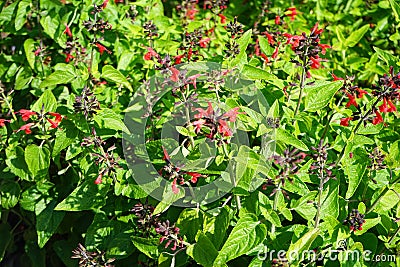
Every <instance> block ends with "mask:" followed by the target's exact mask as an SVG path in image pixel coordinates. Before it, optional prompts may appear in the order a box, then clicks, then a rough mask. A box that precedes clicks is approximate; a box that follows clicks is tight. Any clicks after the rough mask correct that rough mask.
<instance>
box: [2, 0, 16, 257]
mask: <svg viewBox="0 0 400 267" xmlns="http://www.w3.org/2000/svg"><path fill="white" fill-rule="evenodd" d="M17 5H18V2H14V3H12V4H10V5H8V6H6V7H4V8H3V10H2V11H1V13H0V21H2V22H7V21H11V20H12V17H13V14H14V11H15V8H16V7H17ZM0 261H1V259H0Z"/></svg>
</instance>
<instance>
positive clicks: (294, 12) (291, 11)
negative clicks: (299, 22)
mask: <svg viewBox="0 0 400 267" xmlns="http://www.w3.org/2000/svg"><path fill="white" fill-rule="evenodd" d="M285 14H286V16H288V17H290V20H291V21H293V20H294V19H295V17H296V15H297V14H298V13H297V10H296V7H289V8H288V10H287V11H286V12H285Z"/></svg>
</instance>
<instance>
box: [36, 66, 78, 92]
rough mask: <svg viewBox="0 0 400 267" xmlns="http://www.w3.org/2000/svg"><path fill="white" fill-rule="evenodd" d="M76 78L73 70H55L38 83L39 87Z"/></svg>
mask: <svg viewBox="0 0 400 267" xmlns="http://www.w3.org/2000/svg"><path fill="white" fill-rule="evenodd" d="M75 78H76V74H75V72H72V71H71V70H68V71H67V69H66V70H56V71H55V72H53V73H52V74H50V75H49V76H48V77H47V78H46V79H45V80H44V81H43V82H41V83H40V85H39V87H40V88H46V87H52V86H55V85H58V84H68V83H70V82H71V81H72V80H74V79H75Z"/></svg>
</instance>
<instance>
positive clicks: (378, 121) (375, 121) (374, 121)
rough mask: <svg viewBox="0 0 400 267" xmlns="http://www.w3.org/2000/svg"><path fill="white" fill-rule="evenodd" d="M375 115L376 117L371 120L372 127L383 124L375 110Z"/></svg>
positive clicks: (380, 116)
mask: <svg viewBox="0 0 400 267" xmlns="http://www.w3.org/2000/svg"><path fill="white" fill-rule="evenodd" d="M375 115H376V117H375V118H374V119H373V120H372V124H373V125H377V124H379V123H381V122H383V118H382V115H381V114H380V113H379V111H377V110H376V111H375Z"/></svg>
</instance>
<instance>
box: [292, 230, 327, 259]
mask: <svg viewBox="0 0 400 267" xmlns="http://www.w3.org/2000/svg"><path fill="white" fill-rule="evenodd" d="M319 231H320V230H319V228H314V229H312V230H310V231H309V232H307V233H306V234H305V235H303V236H302V237H301V238H300V239H299V240H297V241H296V242H295V243H292V244H290V246H289V249H288V251H287V253H286V255H289V256H290V255H301V253H302V252H303V251H304V250H307V249H309V248H310V246H311V244H312V242H314V240H315V239H316V238H317V237H318V235H319ZM288 260H289V262H295V261H296V260H298V259H291V258H290V257H289V259H288Z"/></svg>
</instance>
